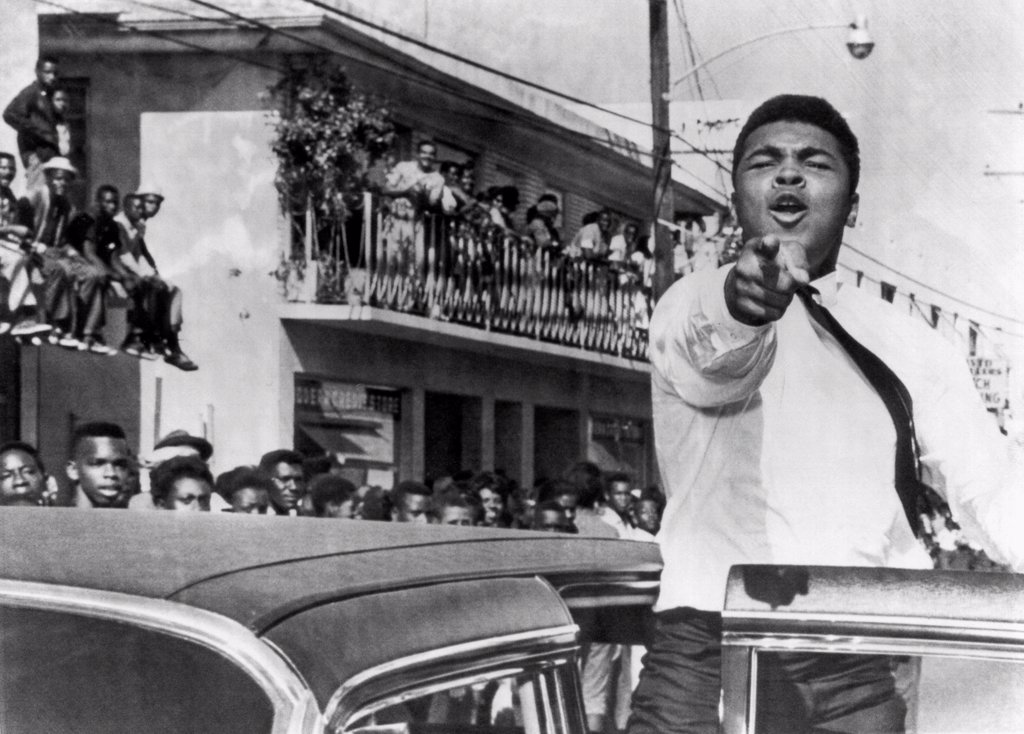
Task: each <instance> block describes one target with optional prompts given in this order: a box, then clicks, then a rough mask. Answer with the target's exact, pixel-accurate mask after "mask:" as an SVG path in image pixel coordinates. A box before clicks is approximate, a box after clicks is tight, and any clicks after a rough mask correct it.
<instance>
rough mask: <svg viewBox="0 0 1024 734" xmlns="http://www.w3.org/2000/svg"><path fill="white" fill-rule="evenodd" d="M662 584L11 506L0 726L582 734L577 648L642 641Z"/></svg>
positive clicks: (555, 550) (340, 523)
mask: <svg viewBox="0 0 1024 734" xmlns="http://www.w3.org/2000/svg"><path fill="white" fill-rule="evenodd" d="M659 570H660V561H659V556H658V551H657V549H656V548H655V547H653V546H652V545H650V544H644V543H632V542H628V541H617V540H601V539H588V538H580V537H576V536H565V535H554V534H547V533H528V532H524V531H502V530H491V529H476V528H454V527H440V526H423V527H419V526H413V525H406V524H402V525H398V524H391V523H382V522H365V521H364V522H358V521H344V520H319V519H311V518H310V519H307V518H295V519H283V518H282V519H274V518H260V517H242V516H230V515H223V516H215V515H208V516H195V515H191V516H189V517H187V518H183V517H182V516H181V515H180V514H178V513H161V512H149V513H142V512H137V513H136V512H118V511H100V512H90V511H82V510H71V509H37V508H10V509H4V510H0V730H2V731H4V732H47V733H48V734H54V733H58V732H76V733H85V734H92V733H95V734H100V733H102V734H119V733H121V732H124V733H125V734H127V733H128V732H132V733H135V732H176V733H177V732H228V733H230V732H246V733H252V732H273V733H275V734H277V733H280V734H284V733H285V732H289V733H290V732H324V731H327V732H353V731H361V732H371V731H375V732H381V731H396V732H397V731H403V732H412V733H415V732H481V733H482V732H522V733H523V734H547V733H549V732H550V733H552V734H554V733H555V732H558V733H559V734H573V733H577V732H578V733H582V732H584V731H585V723H584V718H583V717H584V715H583V711H582V708H581V703H580V688H579V679H578V670H577V657H578V651H579V648H580V644H581V641H583V640H586V639H588V638H596V636H598V635H599V636H600V637H601V639H607V640H610V641H612V640H617V641H623V642H630V641H636V640H637V639H639V638H640V637H641V636H642V634H643V631H644V629H645V623H646V620H647V619H648V617H649V609H650V604H651V602H652V601H653V598H654V594H655V593H656V589H657V579H658V573H659ZM612 619H613V620H614V624H611V623H610V620H612Z"/></svg>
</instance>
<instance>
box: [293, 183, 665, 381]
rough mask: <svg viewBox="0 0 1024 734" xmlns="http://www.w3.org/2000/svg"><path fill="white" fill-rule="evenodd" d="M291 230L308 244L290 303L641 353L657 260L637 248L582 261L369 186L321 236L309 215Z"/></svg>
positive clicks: (619, 354)
mask: <svg viewBox="0 0 1024 734" xmlns="http://www.w3.org/2000/svg"><path fill="white" fill-rule="evenodd" d="M403 214H405V213H403ZM295 231H296V232H299V233H300V234H301V240H302V241H303V245H304V247H303V249H302V251H301V252H300V251H299V248H295V250H294V255H293V257H292V259H291V260H288V261H286V262H285V263H283V265H282V270H281V271H279V276H281V280H282V281H283V282H284V284H285V297H286V299H287V300H288V301H291V302H306V303H309V304H325V305H326V304H344V305H346V306H347V307H348V309H347V310H346V311H345V313H346V314H347V318H349V319H359V318H365V316H363V317H361V316H360V315H359V313H360V312H361V311H363V310H366V309H369V310H379V311H383V312H388V313H392V314H403V315H405V316H407V317H413V318H414V319H422V320H423V321H422V324H417V326H420V327H421V328H423V329H425V330H431V329H435V330H442V329H443V328H444V327H442V326H441V324H445V323H447V324H455V325H461V326H462V327H469V328H470V329H474V330H480V331H481V332H488V333H489V334H491V335H502V336H505V337H513V338H519V339H522V340H531V341H532V342H535V343H536V345H535V346H537V347H541V346H542V345H558V346H560V347H562V348H568V349H570V350H573V351H575V350H582V352H581V353H580V356H581V357H585V356H586V355H587V354H589V355H591V356H594V357H596V356H597V355H607V356H610V357H613V358H620V359H622V360H629V361H633V360H641V361H644V360H646V354H647V325H648V320H649V317H650V312H651V300H650V290H649V287H648V285H647V284H645V282H644V272H645V271H647V272H649V268H650V263H649V262H648V263H647V264H646V266H645V265H644V263H643V261H642V260H640V258H636V259H635V261H634V262H629V261H628V260H625V259H623V260H619V261H616V260H614V259H611V260H609V259H608V258H593V259H585V258H582V257H574V256H571V255H569V254H566V252H565V250H564V249H563V248H561V247H538V246H537V245H536V243H535V242H534V241H533V240H532V239H531V238H530V237H524V236H520V235H518V234H515V233H513V232H510V231H507V230H505V229H503V228H500V227H497V226H492V225H490V224H486V223H485V224H483V225H481V224H480V223H479V222H477V223H470V222H468V221H466V220H465V219H463V218H461V217H450V216H445V215H442V214H431V213H420V214H415V215H413V214H411V213H409V214H407V215H406V216H400V215H399V213H398V212H395V211H390V210H389V209H388V208H387V205H386V200H381V199H380V198H379V197H375V196H371V195H369V194H367V195H366V196H364V198H363V206H362V211H361V212H359V213H358V214H357V215H356V216H353V217H351V218H350V220H349V221H348V222H346V223H345V225H344V226H338V227H334V228H328V231H327V232H326V235H325V229H324V228H322V227H321V228H319V229H318V228H317V226H316V224H315V222H314V221H313V216H312V214H307V215H306V218H305V222H303V223H301V225H300V226H296V228H295ZM314 231H319V232H320V237H319V238H317V237H314V236H313V235H312V234H311V233H312V232H314ZM318 240H319V241H318ZM292 312H293V313H294V312H295V311H294V310H293V311H292ZM303 312H304V313H310V311H309V310H308V309H304V311H303ZM401 321H402V323H404V324H406V325H408V324H410V323H415V322H410V320H409V319H408V318H403V319H401ZM460 331H461V330H460ZM462 333H465V332H462ZM485 338H487V337H485V336H484V334H483V333H481V339H485ZM502 341H503V342H505V343H509V342H508V341H507V339H502ZM520 346H523V347H526V346H528V345H526V344H520ZM559 351H562V350H559ZM584 353H586V354H584ZM616 361H618V360H616Z"/></svg>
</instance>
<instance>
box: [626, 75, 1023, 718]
mask: <svg viewBox="0 0 1024 734" xmlns="http://www.w3.org/2000/svg"><path fill="white" fill-rule="evenodd" d="M732 176H733V186H734V189H735V194H734V195H733V202H734V204H735V208H736V213H737V216H738V220H739V224H740V226H741V227H742V229H743V237H744V241H745V244H744V248H743V251H742V253H741V255H740V257H739V259H738V260H737V262H736V263H735V265H728V266H725V267H723V268H720V269H718V270H708V271H701V272H697V273H694V274H693V275H691V276H687V277H685V278H683V279H682V280H680V281H679V282H677V283H676V284H675V285H674V286H673V287H672V288H670V289H669V290H668V291H667V292H666V294H665V295H664V297H663V298H662V299H661V300H660V301H659V303H658V306H657V309H656V310H655V313H654V316H653V318H652V321H651V328H650V335H651V349H650V357H651V362H652V365H653V367H654V369H653V373H652V398H653V407H654V426H655V441H656V446H657V452H658V459H659V464H660V469H661V474H662V480H663V483H664V486H665V488H666V493H667V495H668V504H667V507H666V510H665V515H664V518H663V521H662V529H661V531H660V533H659V536H658V539H659V542H660V544H661V548H662V555H663V558H664V562H665V566H664V571H663V573H662V582H661V594H660V597H659V600H658V604H657V606H656V611H657V612H658V626H657V633H656V637H655V641H654V644H653V646H652V648H651V649H650V651H649V653H648V655H647V656H646V658H645V660H644V665H645V669H644V672H643V674H642V677H641V682H640V685H639V687H638V689H637V691H636V694H635V697H634V716H633V719H632V720H631V722H630V728H629V730H630V732H631V734H641V733H647V732H716V731H717V730H718V704H719V693H720V664H721V654H720V653H721V616H720V610H721V608H722V603H723V600H724V590H725V581H726V576H727V574H728V571H729V568H730V567H731V566H732V565H734V564H739V563H777V564H806V565H809V564H814V565H837V566H883V567H905V568H928V567H930V565H931V564H930V559H929V557H928V555H927V554H926V552H925V551H924V548H923V546H922V545H921V544H920V543H919V542H918V540H917V539H916V538H915V531H916V530H917V516H918V502H919V501H920V497H921V495H922V494H923V492H922V487H921V482H922V481H924V482H925V483H927V484H929V485H930V486H932V487H933V488H935V489H936V490H937V491H939V492H940V493H941V494H942V495H943V496H944V498H945V499H946V500H947V501H948V502H949V504H950V507H951V508H952V511H953V514H954V516H955V517H956V518H957V520H958V521H959V522H960V523H961V525H962V526H963V527H964V530H965V532H966V533H967V534H968V536H969V537H971V538H972V539H975V540H977V541H978V542H980V543H982V544H983V545H985V547H986V550H988V551H989V553H990V554H991V555H993V556H994V557H995V558H997V559H999V560H1002V561H1004V562H1007V563H1010V564H1011V565H1013V566H1014V567H1015V568H1018V569H1021V568H1024V501H1022V496H1021V492H1020V491H1019V490H1018V485H1016V484H1014V483H1013V481H1012V480H1011V477H1010V467H1009V463H1008V461H1007V454H1006V451H1005V448H1004V446H1003V445H1002V443H1001V437H1000V436H999V434H998V431H997V430H996V426H995V423H994V421H992V419H991V416H989V415H988V414H987V412H986V411H985V409H984V407H983V406H982V404H981V401H980V399H979V397H978V395H977V392H976V391H975V389H974V385H973V382H972V380H971V378H970V375H969V373H968V371H967V369H966V365H965V364H964V360H963V359H962V358H960V357H959V356H958V355H957V354H956V353H955V352H954V350H952V348H951V347H950V346H949V345H948V344H947V343H946V342H945V341H943V340H942V339H941V338H940V337H939V336H938V335H937V334H936V333H935V332H934V331H932V330H931V329H929V328H928V327H927V326H926V325H925V324H924V323H923V322H920V321H914V320H912V319H911V318H910V317H908V316H906V315H905V314H902V313H899V312H898V311H897V310H896V309H895V308H894V307H893V306H892V305H891V304H889V303H887V302H885V301H883V300H882V299H881V298H878V297H877V296H871V295H868V294H866V293H865V292H863V291H860V290H858V289H856V288H854V287H851V286H849V285H843V284H841V283H840V282H839V281H838V278H837V274H836V272H835V266H836V261H837V258H838V256H839V249H840V247H841V245H842V235H843V231H844V229H845V228H846V227H852V226H853V225H854V223H855V221H856V217H857V213H858V205H859V197H858V194H857V184H858V179H859V176H860V153H859V148H858V143H857V139H856V137H855V136H854V134H853V132H852V131H851V130H850V128H849V126H848V125H847V123H846V121H845V120H844V119H843V118H842V116H841V115H839V113H838V112H836V110H835V109H834V108H833V107H832V106H831V105H830V104H829V103H828V102H826V101H825V100H822V99H819V98H816V97H802V96H792V95H786V96H781V97H775V98H773V99H771V100H769V101H767V102H766V103H764V104H763V105H761V107H759V108H758V109H757V110H755V111H754V112H753V113H752V114H751V116H750V119H749V120H748V121H747V122H746V124H745V125H744V127H743V129H742V130H741V132H740V134H739V137H738V139H737V142H736V148H735V151H734V158H733V173H732ZM775 660H776V662H775V663H774V664H773V665H771V666H769V665H767V664H766V665H765V666H763V667H762V670H761V674H760V675H759V679H760V681H761V684H762V686H764V685H768V686H770V688H769V689H768V690H769V691H770V693H766V692H765V689H764V688H762V695H761V696H759V702H761V703H759V707H758V721H757V727H758V729H757V730H758V732H764V731H769V732H776V731H787V732H791V731H805V730H811V729H813V730H816V731H817V730H819V729H820V730H828V731H872V732H902V731H903V730H904V723H903V719H904V714H905V707H904V704H903V702H902V701H901V700H900V699H899V697H898V696H897V695H896V692H895V686H894V683H893V677H892V668H891V661H890V660H889V659H888V658H885V657H878V656H848V655H828V656H817V657H813V658H811V657H808V656H801V655H797V654H795V653H790V654H785V655H778V656H776V657H775ZM765 681H767V683H765Z"/></svg>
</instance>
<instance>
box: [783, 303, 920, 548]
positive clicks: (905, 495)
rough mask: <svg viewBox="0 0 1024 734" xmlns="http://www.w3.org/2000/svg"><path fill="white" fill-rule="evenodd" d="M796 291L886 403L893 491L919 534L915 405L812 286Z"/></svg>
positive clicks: (918, 475)
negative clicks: (892, 432)
mask: <svg viewBox="0 0 1024 734" xmlns="http://www.w3.org/2000/svg"><path fill="white" fill-rule="evenodd" d="M798 293H799V295H800V300H802V301H803V303H804V306H805V307H806V308H807V313H809V314H810V316H811V318H812V319H814V320H815V321H816V322H818V324H819V325H820V326H821V327H822V328H823V329H825V331H827V332H829V333H830V334H831V335H832V336H834V337H835V338H836V341H837V342H839V345H840V346H841V347H842V348H843V349H844V350H846V353H847V354H849V355H850V359H852V360H853V362H854V364H856V365H857V367H858V368H859V369H860V371H861V372H862V373H863V374H864V377H866V378H867V380H868V382H869V383H870V384H871V387H872V388H874V390H875V392H877V393H878V396H879V397H880V398H882V402H884V403H885V407H886V409H887V410H888V411H889V416H890V417H891V418H892V422H893V425H894V426H895V427H896V474H895V479H896V481H895V484H896V493H897V494H898V495H899V498H900V502H901V503H902V504H903V511H904V512H905V513H906V515H907V522H909V523H910V529H911V530H913V531H914V535H920V532H921V522H920V519H919V516H918V515H919V512H920V509H921V503H923V502H925V501H926V499H925V494H924V487H923V486H922V485H921V481H920V476H921V471H920V463H919V462H918V450H917V436H916V434H915V433H914V404H913V402H912V401H911V399H910V393H909V392H908V391H907V388H906V386H905V385H904V384H903V382H902V381H901V380H900V378H899V377H897V376H896V373H895V372H893V371H892V370H891V369H889V366H888V365H887V364H886V363H885V362H883V361H882V360H881V359H879V358H878V357H877V356H876V355H875V354H874V352H872V351H871V350H870V349H868V348H867V347H865V346H864V345H863V344H861V343H860V342H858V341H857V340H856V339H854V338H853V337H852V336H850V335H849V333H847V331H846V329H844V328H843V327H842V326H841V325H840V324H839V322H838V321H836V319H835V317H834V316H833V315H832V314H831V313H829V311H828V309H827V308H825V307H824V306H822V305H820V304H819V303H818V302H817V301H815V300H814V298H813V296H814V295H815V294H817V291H816V290H815V289H814V288H811V287H810V286H807V287H805V288H802V289H801V290H800V291H798Z"/></svg>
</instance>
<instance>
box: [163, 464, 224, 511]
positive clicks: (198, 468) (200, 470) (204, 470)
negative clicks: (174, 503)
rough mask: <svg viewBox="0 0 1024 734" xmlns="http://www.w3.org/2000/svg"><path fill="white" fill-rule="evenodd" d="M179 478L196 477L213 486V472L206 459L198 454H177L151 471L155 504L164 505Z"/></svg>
mask: <svg viewBox="0 0 1024 734" xmlns="http://www.w3.org/2000/svg"><path fill="white" fill-rule="evenodd" d="M179 479H195V480H197V481H200V482H206V483H207V484H209V485H210V487H211V488H213V474H211V473H210V467H208V466H207V465H206V462H205V461H203V460H202V459H200V458H199V457H198V456H175V457H173V458H171V459H168V460H167V461H164V462H161V464H160V466H158V467H156V468H155V469H153V471H151V472H150V473H149V493H150V496H151V497H152V498H153V504H156V505H162V504H163V503H164V502H165V501H166V500H167V498H168V497H169V496H170V495H171V491H172V490H173V489H174V483H175V482H176V481H178V480H179Z"/></svg>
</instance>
